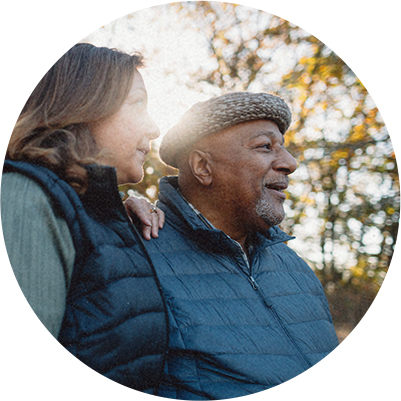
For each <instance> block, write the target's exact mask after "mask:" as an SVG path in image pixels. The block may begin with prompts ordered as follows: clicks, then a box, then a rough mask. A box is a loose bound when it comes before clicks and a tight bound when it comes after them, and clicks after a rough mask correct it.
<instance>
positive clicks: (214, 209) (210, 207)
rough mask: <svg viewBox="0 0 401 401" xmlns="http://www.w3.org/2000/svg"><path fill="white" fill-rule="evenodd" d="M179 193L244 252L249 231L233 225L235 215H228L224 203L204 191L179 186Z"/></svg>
mask: <svg viewBox="0 0 401 401" xmlns="http://www.w3.org/2000/svg"><path fill="white" fill-rule="evenodd" d="M180 193H181V194H182V196H183V197H184V198H185V199H186V201H188V202H189V203H190V204H191V205H192V206H193V207H195V208H196V209H197V210H198V211H199V212H200V213H201V214H202V216H203V217H205V218H206V219H207V221H209V222H210V223H211V224H212V225H213V226H214V227H215V228H216V229H218V230H220V231H223V232H224V233H225V234H227V235H228V236H229V237H230V238H231V239H233V240H234V241H236V242H238V243H239V244H240V245H241V247H242V249H243V250H244V251H245V252H246V239H247V237H248V234H249V233H248V232H246V231H245V230H244V227H236V226H235V221H236V219H235V216H230V215H229V214H230V213H229V212H230V211H228V210H225V208H224V205H219V204H218V202H216V201H215V199H214V197H213V196H211V195H209V194H205V192H202V194H196V193H194V192H190V191H185V189H184V190H182V189H181V188H180ZM204 195H206V196H204Z"/></svg>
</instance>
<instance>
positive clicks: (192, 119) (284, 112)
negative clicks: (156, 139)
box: [159, 92, 291, 168]
mask: <svg viewBox="0 0 401 401" xmlns="http://www.w3.org/2000/svg"><path fill="white" fill-rule="evenodd" d="M254 120H270V121H273V122H274V123H276V124H277V127H278V129H279V130H280V132H281V133H282V134H283V135H284V134H285V132H286V131H287V129H288V127H289V126H290V124H291V111H290V109H289V107H288V106H287V104H286V103H285V101H284V100H283V99H281V98H280V97H278V96H275V95H271V94H268V93H251V92H233V93H228V94H226V95H222V96H217V97H214V98H211V99H209V100H206V101H205V102H200V103H197V104H195V105H194V106H192V107H191V108H190V109H189V110H187V111H186V112H185V113H184V115H183V116H182V117H181V119H180V120H179V121H178V123H177V124H176V125H175V126H174V127H173V128H171V129H170V130H169V131H168V132H167V134H166V135H165V136H164V138H163V140H162V142H161V145H160V150H159V154H160V158H161V159H162V160H163V161H164V162H165V163H166V164H168V165H170V166H173V167H175V168H178V160H179V157H180V155H181V154H182V153H183V152H184V151H185V150H187V149H189V148H190V146H191V145H192V144H194V143H195V142H196V141H198V140H199V139H201V138H203V137H205V136H207V135H211V134H214V133H216V132H218V131H221V130H222V129H225V128H228V127H231V126H233V125H235V124H240V123H244V122H247V121H254Z"/></svg>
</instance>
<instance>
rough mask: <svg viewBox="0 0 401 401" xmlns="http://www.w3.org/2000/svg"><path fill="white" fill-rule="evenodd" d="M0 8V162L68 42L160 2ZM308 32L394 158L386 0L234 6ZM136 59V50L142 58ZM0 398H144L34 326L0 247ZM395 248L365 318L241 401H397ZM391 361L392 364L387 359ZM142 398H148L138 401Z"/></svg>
mask: <svg viewBox="0 0 401 401" xmlns="http://www.w3.org/2000/svg"><path fill="white" fill-rule="evenodd" d="M6 3H7V5H5V4H3V5H2V7H1V8H2V22H1V25H0V29H1V31H0V32H1V38H2V46H1V47H2V48H1V54H2V57H1V60H2V61H1V65H0V69H1V70H0V72H1V74H0V77H1V99H0V101H1V115H2V121H1V122H2V135H1V136H0V155H1V158H0V163H2V162H3V159H4V153H5V149H6V146H7V143H8V140H9V137H10V134H11V131H12V128H13V126H14V124H15V122H16V119H17V117H18V114H19V113H20V111H21V109H22V107H23V105H24V103H25V101H26V99H27V98H28V96H29V94H30V93H31V92H32V90H33V89H34V87H35V86H36V84H37V83H38V82H39V80H40V78H41V77H42V76H43V75H44V74H45V72H46V71H47V70H48V68H50V67H51V66H52V65H53V64H54V62H55V61H56V60H57V59H58V58H59V57H60V56H61V55H62V54H64V53H65V52H66V51H67V50H68V49H69V48H70V47H71V46H72V45H74V44H75V43H76V42H78V41H79V40H81V39H82V38H83V37H85V36H87V35H88V34H89V33H90V32H92V31H94V30H96V29H98V28H99V27H100V26H102V25H104V24H106V23H108V22H110V21H112V20H114V19H117V18H119V17H122V16H124V15H126V14H128V13H131V12H133V11H137V10H140V9H143V8H146V7H149V6H152V5H158V4H161V3H162V2H155V1H146V2H145V1H128V0H127V1H126V0H119V1H107V2H106V1H94V0H80V1H77V0H68V1H63V2H60V1H54V0H53V1H42V0H39V1H28V0H23V1H22V0H20V1H15V2H11V1H7V2H6ZM240 3H241V4H243V5H247V6H251V7H255V8H259V9H262V10H264V11H267V12H270V13H272V14H276V15H278V16H280V17H282V18H285V19H287V20H289V21H291V22H292V23H294V24H296V25H299V26H300V27H301V28H303V29H305V30H306V31H308V32H310V33H311V34H313V35H315V36H316V37H317V38H319V39H320V40H321V41H323V42H324V43H325V44H326V45H327V46H328V47H330V48H331V49H332V50H334V51H335V52H336V53H337V54H338V55H339V56H340V57H341V58H342V59H343V60H344V61H345V62H346V63H347V64H348V65H349V66H350V68H351V69H352V70H353V71H354V72H355V74H356V75H357V76H358V78H359V79H360V80H361V81H362V82H363V84H364V85H365V87H366V88H367V89H368V91H369V93H370V95H371V96H372V98H373V100H374V101H375V103H376V105H377V106H378V107H379V110H380V112H381V114H382V116H383V119H384V121H385V123H386V126H387V128H388V130H389V132H390V135H391V139H392V142H393V146H394V148H395V149H396V155H397V156H398V157H399V158H400V157H401V153H400V149H401V143H400V138H399V137H398V135H399V132H397V128H398V119H399V114H400V111H399V106H398V103H399V102H398V97H399V90H400V77H399V76H398V74H399V72H400V61H401V58H400V51H399V28H398V25H399V17H398V14H399V13H398V11H397V9H396V8H398V7H396V3H397V2H394V1H390V0H384V1H381V2H377V1H375V2H373V1H369V0H364V1H362V0H336V1H335V2H334V1H330V2H329V1H322V0H304V1H300V0H298V1H297V0H291V1H290V0H275V1H270V0H266V1H263V2H262V1H250V0H247V1H245V0H243V1H241V2H240ZM145 56H146V54H145ZM0 252H1V253H0V257H1V262H2V263H1V265H2V267H1V269H0V297H1V298H0V308H1V309H0V312H1V313H0V317H1V331H0V333H1V334H0V347H1V348H0V358H1V365H2V368H3V374H2V385H1V387H0V397H2V398H3V399H7V400H20V399H26V398H34V399H40V400H42V401H47V400H52V401H53V400H55V399H57V400H58V401H63V400H69V401H70V400H71V399H75V400H77V401H81V400H89V399H90V400H96V401H101V400H110V399H112V398H117V399H118V400H119V401H120V400H121V401H123V400H126V399H132V398H133V397H135V398H148V396H146V395H143V394H140V393H138V392H134V391H133V390H130V389H128V388H125V387H123V386H120V385H118V384H116V383H114V382H111V381H110V380H107V379H104V378H103V377H102V376H100V375H98V374H97V373H95V372H93V371H92V370H91V369H89V368H87V367H86V366H84V365H83V364H81V363H79V362H78V361H77V360H76V359H75V358H73V357H71V356H70V355H69V353H68V352H66V351H65V350H64V349H63V348H62V347H61V346H60V345H59V344H58V343H57V341H55V340H54V339H53V338H52V337H51V335H50V334H49V333H48V332H47V331H46V329H45V328H44V327H43V326H42V324H41V323H40V322H39V320H38V319H37V318H36V316H35V315H34V314H33V313H32V311H31V309H30V307H29V305H28V304H27V302H26V300H25V298H24V297H23V296H22V293H21V290H20V289H19V287H18V285H17V282H16V280H15V278H14V275H13V273H12V270H11V268H10V265H9V262H8V258H7V255H6V252H5V248H4V243H3V241H2V237H1V241H0ZM400 252H401V251H400V246H398V247H397V249H396V252H395V255H394V258H393V262H392V264H391V267H390V271H389V273H388V275H387V278H386V279H385V281H384V284H383V286H382V289H381V290H380V292H379V295H378V296H377V298H376V300H375V302H374V303H373V305H372V307H371V308H370V310H369V312H368V313H367V315H366V316H365V318H364V319H363V320H362V322H361V323H360V324H359V325H358V327H357V328H356V329H355V330H354V331H353V332H352V333H351V335H350V336H349V337H348V338H347V339H346V340H345V341H344V342H343V343H342V345H341V346H340V347H339V348H338V349H337V350H336V351H335V352H333V353H332V354H330V355H329V356H328V357H327V358H325V359H324V360H323V361H322V362H321V363H319V364H318V365H317V366H315V367H313V368H312V369H310V370H309V371H308V372H306V373H304V374H302V375H301V376H299V377H297V378H295V379H293V380H290V381H289V382H287V383H285V384H283V385H280V386H278V387H276V388H274V389H271V390H268V391H267V392H263V393H259V394H257V395H254V396H250V397H247V398H248V399H257V398H259V399H264V398H266V397H268V398H269V401H270V400H271V401H274V400H280V401H282V400H287V399H288V400H290V399H296V400H299V401H303V400H308V401H314V400H316V401H317V400H319V401H321V400H325V401H330V400H333V401H334V400H336V401H337V400H339V399H342V400H346V401H348V400H354V399H358V400H363V401H370V400H372V401H373V400H375V401H376V400H377V399H380V398H381V399H384V400H386V401H388V400H398V399H399V396H400V391H399V389H398V381H400V373H401V372H400V369H399V359H400V357H401V346H400V341H399V338H398V336H399V333H401V323H400V321H401V319H400V317H399V316H400V306H401V302H400V298H401V297H400V289H399V288H398V287H399V284H400V282H401V274H400V268H399V266H398V265H399V261H400V257H401V255H400ZM393 361H394V362H393ZM148 399H151V398H148Z"/></svg>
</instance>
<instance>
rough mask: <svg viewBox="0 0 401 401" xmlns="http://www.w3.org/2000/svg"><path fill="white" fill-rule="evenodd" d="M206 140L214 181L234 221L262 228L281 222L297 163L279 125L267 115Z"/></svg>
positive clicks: (238, 224) (265, 228)
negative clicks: (290, 177) (290, 176)
mask: <svg viewBox="0 0 401 401" xmlns="http://www.w3.org/2000/svg"><path fill="white" fill-rule="evenodd" d="M205 145H206V149H207V150H208V153H210V157H211V166H212V174H213V181H212V185H214V186H215V188H218V193H219V194H220V196H221V198H220V200H221V201H223V204H224V208H227V209H226V210H227V212H228V215H229V216H231V217H232V218H233V219H235V225H237V226H238V227H240V226H242V227H246V229H247V230H249V231H261V230H267V229H269V228H270V227H272V226H274V225H277V224H279V223H281V222H282V220H283V219H284V207H283V203H284V200H285V197H286V195H285V194H284V192H283V190H285V189H286V188H287V186H288V174H291V173H293V172H294V171H295V169H296V168H297V164H296V161H295V159H294V158H293V157H292V156H291V155H290V154H289V153H288V152H287V151H286V150H285V148H284V138H283V135H282V134H281V133H280V131H279V129H278V127H277V125H276V124H275V123H273V122H271V121H267V120H257V121H251V122H246V123H242V124H237V125H234V126H232V127H230V128H227V129H225V130H222V131H220V132H218V133H216V134H213V135H211V136H209V137H207V138H205ZM219 203H220V204H221V202H219Z"/></svg>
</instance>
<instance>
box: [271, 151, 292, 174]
mask: <svg viewBox="0 0 401 401" xmlns="http://www.w3.org/2000/svg"><path fill="white" fill-rule="evenodd" d="M297 167H298V164H297V161H296V160H295V158H294V157H293V156H292V155H291V154H290V153H289V152H288V151H287V150H286V149H282V150H281V154H280V157H279V159H278V160H277V163H276V166H275V168H276V169H277V170H280V171H283V172H284V173H285V174H287V175H288V174H292V173H293V172H294V171H295V170H296V169H297Z"/></svg>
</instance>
